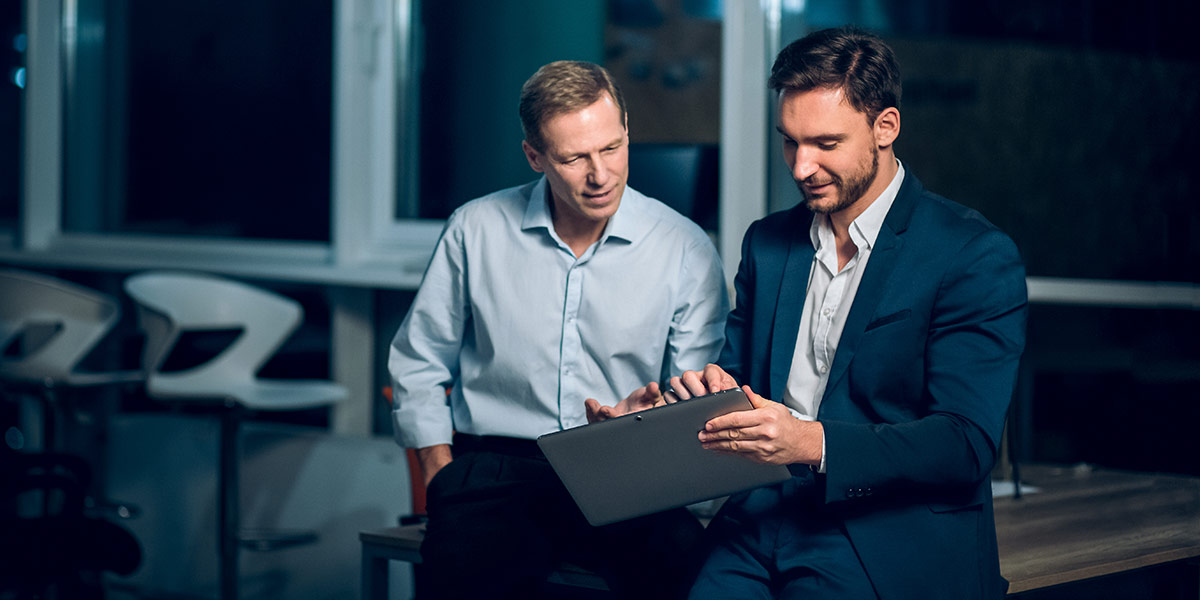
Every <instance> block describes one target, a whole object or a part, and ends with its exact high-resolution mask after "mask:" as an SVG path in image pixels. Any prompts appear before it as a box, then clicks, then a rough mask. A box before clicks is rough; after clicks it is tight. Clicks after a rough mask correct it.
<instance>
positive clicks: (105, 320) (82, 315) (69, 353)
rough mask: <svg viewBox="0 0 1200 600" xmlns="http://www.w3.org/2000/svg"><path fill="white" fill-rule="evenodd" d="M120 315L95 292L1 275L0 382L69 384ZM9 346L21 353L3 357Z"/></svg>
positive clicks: (44, 278) (23, 275) (41, 278)
mask: <svg viewBox="0 0 1200 600" xmlns="http://www.w3.org/2000/svg"><path fill="white" fill-rule="evenodd" d="M120 316H121V308H120V305H119V304H117V302H116V300H114V299H113V298H111V297H109V296H107V295H105V294H101V293H100V292H97V291H95V290H92V289H89V288H85V287H83V286H80V285H76V284H74V283H70V282H67V281H63V280H62V279H58V278H55V277H50V276H48V275H42V274H39V273H31V272H28V271H19V270H15V269H5V270H0V378H3V379H8V380H15V381H24V382H46V383H51V384H52V383H66V382H69V380H70V378H71V375H72V373H73V372H74V370H75V367H76V366H77V365H78V364H79V362H80V361H81V360H82V359H83V357H84V356H86V355H87V354H88V352H90V351H91V350H92V349H93V348H94V347H95V345H96V343H97V342H99V341H100V339H101V338H103V337H104V336H105V334H107V333H108V332H109V331H110V330H111V329H112V328H113V326H114V325H115V324H116V323H117V320H118V319H119V318H120ZM35 334H40V335H35ZM23 336H25V337H24V339H23ZM35 338H36V339H35ZM19 340H20V341H19ZM18 341H19V343H18ZM14 343H18V346H17V347H18V348H19V349H20V351H19V352H13V353H8V352H5V350H8V349H9V348H10V347H12V345H13V344H14Z"/></svg>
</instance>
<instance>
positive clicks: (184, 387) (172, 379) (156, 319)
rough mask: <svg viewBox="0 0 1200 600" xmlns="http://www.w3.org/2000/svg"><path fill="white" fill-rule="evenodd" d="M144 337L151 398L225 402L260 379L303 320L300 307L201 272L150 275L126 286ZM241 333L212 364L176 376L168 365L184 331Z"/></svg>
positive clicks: (189, 369)
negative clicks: (165, 368)
mask: <svg viewBox="0 0 1200 600" xmlns="http://www.w3.org/2000/svg"><path fill="white" fill-rule="evenodd" d="M125 292H126V293H127V294H129V296H130V297H131V298H133V300H134V301H135V302H136V303H137V306H138V321H139V323H140V324H141V327H142V330H143V332H144V333H145V335H146V341H145V346H144V348H145V350H144V353H143V357H142V358H143V360H142V366H143V367H144V368H145V369H146V373H147V379H146V386H147V389H148V391H149V393H150V394H151V395H154V396H160V397H175V398H187V397H195V398H212V397H223V396H225V395H226V394H227V392H228V390H229V389H230V386H237V385H240V384H243V383H248V382H251V381H253V380H254V379H255V377H256V373H257V372H258V370H259V368H261V367H262V365H263V364H264V363H265V362H266V361H267V359H269V358H270V357H271V356H272V355H273V354H275V351H276V350H278V349H279V347H280V346H281V345H283V342H284V341H285V340H286V339H287V338H288V337H289V336H291V334H292V332H294V331H295V329H296V327H298V326H299V324H300V321H301V320H302V319H303V317H304V311H303V309H302V308H301V307H300V304H299V303H298V302H296V301H295V300H292V299H290V298H286V297H284V296H280V295H278V294H275V293H273V292H269V291H266V290H264V289H262V288H259V287H255V286H251V285H248V284H245V283H241V282H238V281H233V280H230V279H225V278H222V277H217V276H214V275H207V274H200V273H182V272H148V273H142V274H138V275H134V276H132V277H130V278H129V279H126V280H125ZM214 330H239V331H240V334H239V335H238V336H237V338H236V339H235V340H234V341H233V342H232V343H231V344H230V345H229V346H228V347H226V348H225V349H223V350H222V351H221V352H220V353H218V354H217V355H216V356H214V357H213V358H212V359H211V360H207V361H205V362H203V363H202V364H199V365H195V366H192V367H188V368H185V369H181V370H178V371H167V372H164V371H163V370H162V367H163V363H164V361H165V360H166V358H167V356H168V355H170V353H171V350H172V349H173V348H174V347H175V346H176V343H177V342H178V340H179V336H180V334H181V333H183V332H185V331H201V332H202V331H214Z"/></svg>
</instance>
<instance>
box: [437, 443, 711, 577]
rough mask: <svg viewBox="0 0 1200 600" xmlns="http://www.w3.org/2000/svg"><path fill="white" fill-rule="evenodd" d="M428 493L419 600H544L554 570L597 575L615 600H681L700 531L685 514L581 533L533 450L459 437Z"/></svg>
mask: <svg viewBox="0 0 1200 600" xmlns="http://www.w3.org/2000/svg"><path fill="white" fill-rule="evenodd" d="M454 454H455V458H454V460H453V461H452V462H451V463H450V464H449V465H447V466H446V467H445V468H444V469H442V470H441V471H439V472H438V474H437V475H436V476H435V477H434V478H433V481H432V482H430V484H429V488H428V489H427V490H426V508H427V511H428V515H429V522H428V525H427V530H426V534H425V541H424V543H423V544H422V546H421V558H422V561H423V565H422V568H421V573H420V576H419V584H418V590H417V591H418V600H431V599H433V598H485V597H486V598H539V597H547V594H548V591H547V590H546V588H545V580H546V577H547V576H548V575H549V574H550V572H551V571H552V570H553V569H554V566H555V565H556V564H557V563H558V562H559V561H561V560H567V561H570V562H572V563H575V564H577V565H579V566H582V567H585V568H588V569H590V570H592V571H595V572H596V573H598V574H600V575H601V576H603V577H604V578H605V580H606V581H607V582H608V585H609V588H610V589H612V590H613V592H614V596H615V597H618V598H656V599H657V598H663V599H669V598H682V597H684V596H686V594H687V590H688V588H689V587H690V586H691V583H692V580H693V578H694V577H695V573H696V570H697V569H698V567H699V561H700V560H701V557H702V548H701V540H702V534H703V528H702V526H701V525H700V523H699V521H697V520H696V518H695V517H694V516H692V515H691V514H690V513H689V512H687V510H685V509H682V508H681V509H676V510H673V511H667V512H663V513H658V514H655V515H649V516H646V517H641V518H638V519H632V520H629V521H625V522H621V523H614V524H611V525H606V526H603V527H593V526H591V525H589V524H588V522H587V520H586V519H585V518H584V517H583V514H582V513H580V512H579V509H578V508H577V507H576V506H575V502H574V500H572V499H571V496H570V494H569V493H568V492H567V490H566V488H564V487H563V485H562V483H561V482H560V481H559V479H558V476H557V475H556V474H555V473H554V470H553V469H552V468H551V467H550V464H549V463H548V462H547V461H546V459H545V457H543V456H542V454H541V452H540V451H538V449H537V445H536V443H535V442H533V441H532V440H516V439H512V438H492V437H477V436H463V435H461V434H460V435H458V436H456V437H455V441H454Z"/></svg>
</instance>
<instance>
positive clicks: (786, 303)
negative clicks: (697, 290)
mask: <svg viewBox="0 0 1200 600" xmlns="http://www.w3.org/2000/svg"><path fill="white" fill-rule="evenodd" d="M792 210H793V211H795V212H794V214H795V215H796V218H794V219H792V222H793V224H794V227H793V231H792V236H791V243H790V244H789V246H788V255H787V259H786V260H785V261H784V265H783V272H782V273H781V281H780V285H779V297H778V298H777V299H776V303H775V318H774V319H773V323H774V329H773V331H772V332H771V354H770V356H771V372H770V373H771V375H770V378H771V381H770V386H771V389H769V390H766V394H764V397H766V398H774V399H776V400H780V401H782V400H783V391H784V388H785V387H787V380H788V374H789V373H790V372H791V368H792V356H793V355H794V353H795V349H796V340H797V334H798V333H799V332H800V316H801V315H802V313H803V310H804V297H805V295H806V294H807V292H808V277H809V271H810V270H811V269H812V260H813V254H814V253H815V252H816V250H815V249H814V248H813V245H812V240H811V239H810V238H809V234H808V231H809V228H810V227H811V226H812V213H811V212H809V211H808V209H807V208H804V207H803V206H797V207H796V208H793V209H792ZM800 211H803V212H800ZM801 217H803V218H801ZM760 393H761V392H760Z"/></svg>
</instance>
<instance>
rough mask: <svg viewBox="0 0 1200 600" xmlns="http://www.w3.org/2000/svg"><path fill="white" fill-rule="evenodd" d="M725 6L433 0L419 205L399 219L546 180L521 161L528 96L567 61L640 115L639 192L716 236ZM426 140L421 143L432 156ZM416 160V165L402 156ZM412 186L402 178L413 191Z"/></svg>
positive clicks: (705, 2)
mask: <svg viewBox="0 0 1200 600" xmlns="http://www.w3.org/2000/svg"><path fill="white" fill-rule="evenodd" d="M720 7H721V3H720V2H719V1H718V0H663V1H657V2H648V1H643V0H607V1H605V0H585V1H580V2H559V1H557V0H521V1H514V2H492V1H489V0H453V1H448V0H439V1H432V0H426V1H423V2H420V6H419V10H418V14H419V16H420V27H421V28H422V32H421V35H420V36H417V39H420V40H423V46H422V48H421V49H420V51H419V52H418V53H417V54H418V55H421V56H422V57H423V63H422V69H421V73H420V78H419V81H420V92H419V96H420V100H419V109H418V110H419V112H420V118H419V119H411V118H410V119H407V120H405V122H407V123H409V124H410V125H409V127H410V128H414V127H415V128H419V135H417V136H407V137H402V138H401V139H400V140H399V143H401V144H406V145H407V150H408V152H409V155H410V156H411V153H412V152H414V151H415V150H419V159H418V161H419V163H420V164H419V167H418V166H416V165H413V166H412V167H411V168H413V169H414V170H415V171H416V172H417V173H419V175H418V176H419V178H420V183H419V190H418V191H417V198H415V199H414V198H411V197H406V194H405V193H404V192H403V191H402V192H401V193H399V194H398V198H397V211H396V214H397V217H398V218H413V217H418V218H435V219H437V218H445V217H446V216H447V215H449V214H450V212H451V211H453V210H454V209H455V208H457V207H458V206H459V205H461V204H462V203H464V202H466V201H468V200H470V199H472V198H475V197H478V196H481V195H484V194H487V193H489V192H492V191H495V190H497V189H501V188H504V187H509V186H513V185H519V184H521V183H525V182H527V181H530V180H533V179H534V178H536V177H537V176H538V175H537V174H536V173H534V172H533V171H531V170H530V168H529V165H528V163H527V162H526V160H525V158H524V156H523V155H522V152H521V140H522V139H523V135H522V132H521V124H520V120H519V118H518V117H517V102H518V96H519V94H520V89H521V84H522V83H524V81H525V79H526V78H528V77H529V76H530V75H531V74H533V72H534V71H535V70H536V69H537V68H538V67H540V66H541V65H543V64H545V63H547V62H550V61H554V60H560V59H575V60H588V61H592V62H596V63H599V64H603V65H605V66H606V67H608V68H609V69H610V70H611V71H612V73H613V76H614V77H616V79H617V81H618V83H619V84H620V85H621V87H622V89H623V91H624V92H625V97H626V104H627V107H628V109H629V128H630V138H631V141H632V144H633V146H632V148H631V153H630V171H629V183H630V185H632V186H633V187H635V188H637V189H639V190H641V191H643V192H646V193H648V194H650V195H652V196H654V197H657V198H659V199H660V200H662V201H664V202H666V203H668V204H670V205H672V206H675V207H676V208H677V209H679V210H680V212H683V213H684V214H686V215H688V216H691V217H692V218H693V219H695V220H696V221H697V222H699V223H700V224H701V225H702V226H705V227H707V228H710V229H715V228H716V196H717V181H716V177H717V172H716V171H717V152H718V150H717V144H718V142H719V122H720V120H719V113H718V111H719V107H718V103H719V98H720V93H719V84H720V39H721V23H720V17H721V10H720ZM417 140H419V145H418V142H417ZM402 154H404V153H402ZM405 185H406V181H404V178H401V189H402V190H403V189H405V188H404V186H405Z"/></svg>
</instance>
